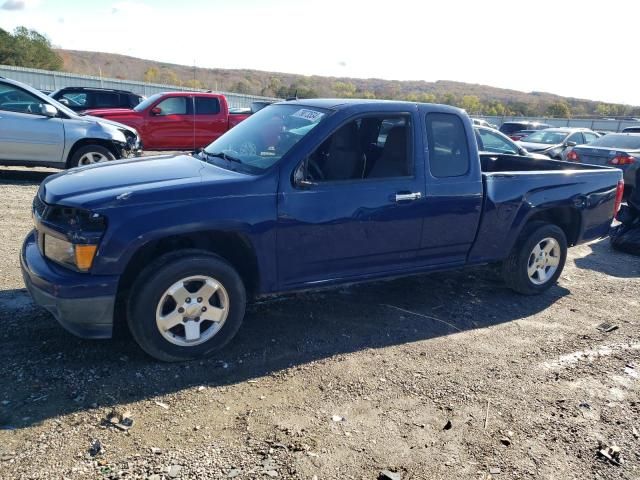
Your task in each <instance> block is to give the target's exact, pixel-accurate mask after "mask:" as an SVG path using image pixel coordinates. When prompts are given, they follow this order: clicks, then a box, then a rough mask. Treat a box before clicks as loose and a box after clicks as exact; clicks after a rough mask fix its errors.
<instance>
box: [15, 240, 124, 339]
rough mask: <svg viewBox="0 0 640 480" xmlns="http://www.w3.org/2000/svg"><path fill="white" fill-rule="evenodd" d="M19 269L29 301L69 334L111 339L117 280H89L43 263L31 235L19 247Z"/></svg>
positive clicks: (88, 276) (92, 278)
mask: <svg viewBox="0 0 640 480" xmlns="http://www.w3.org/2000/svg"><path fill="white" fill-rule="evenodd" d="M20 266H21V269H22V277H23V279H24V283H25V286H26V287H27V289H28V290H29V293H30V294H31V298H33V301H34V302H35V303H36V304H38V305H40V306H41V307H44V308H45V309H47V310H48V311H49V312H51V314H52V315H53V316H54V317H55V318H56V320H57V321H58V322H59V323H60V324H61V325H62V326H63V327H64V328H65V329H66V330H68V331H69V332H71V333H72V334H74V335H76V336H78V337H82V338H111V336H112V334H113V312H114V306H115V299H116V291H117V285H118V278H119V277H117V276H92V275H90V274H80V273H76V272H72V271H70V270H67V269H65V268H62V267H59V266H57V265H55V264H53V263H52V262H50V261H49V260H47V259H45V258H44V257H43V256H42V254H41V253H40V250H39V249H38V246H37V243H36V240H35V233H34V232H31V233H30V234H29V235H28V236H27V238H26V239H25V241H24V244H23V245H22V251H21V254H20Z"/></svg>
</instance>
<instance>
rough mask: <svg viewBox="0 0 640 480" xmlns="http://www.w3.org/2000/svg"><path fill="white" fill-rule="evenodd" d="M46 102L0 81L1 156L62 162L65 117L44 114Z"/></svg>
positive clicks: (33, 160)
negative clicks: (43, 105) (42, 111)
mask: <svg viewBox="0 0 640 480" xmlns="http://www.w3.org/2000/svg"><path fill="white" fill-rule="evenodd" d="M43 103H44V102H43V101H42V100H41V99H39V98H38V97H36V96H34V95H31V94H30V93H29V92H26V91H24V90H22V89H20V88H18V87H16V86H14V85H10V84H8V83H3V82H0V159H1V160H13V161H25V162H29V161H32V162H62V161H63V160H62V152H63V151H64V123H63V122H64V120H63V119H62V118H49V117H47V116H44V115H42V114H41V113H40V112H41V108H42V104H43Z"/></svg>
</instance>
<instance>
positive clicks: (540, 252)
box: [502, 222, 567, 295]
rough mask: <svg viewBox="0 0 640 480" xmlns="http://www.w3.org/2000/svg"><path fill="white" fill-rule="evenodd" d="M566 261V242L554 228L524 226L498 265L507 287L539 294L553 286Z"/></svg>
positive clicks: (529, 293) (536, 224)
mask: <svg viewBox="0 0 640 480" xmlns="http://www.w3.org/2000/svg"><path fill="white" fill-rule="evenodd" d="M566 259H567V239H566V236H565V234H564V232H563V231H562V229H561V228H560V227H558V226H556V225H552V224H549V223H543V222H535V223H531V224H529V225H527V226H526V227H525V230H524V231H523V232H522V234H521V235H520V239H519V241H518V242H517V243H516V245H515V246H514V247H513V250H512V251H511V253H510V254H509V256H508V257H507V259H506V260H505V261H504V262H503V264H502V275H503V277H504V280H505V282H506V283H507V286H509V288H511V289H513V290H515V291H516V292H518V293H522V294H524V295H535V294H538V293H542V292H544V291H545V290H547V289H548V288H549V287H551V286H552V285H554V284H555V283H556V281H557V280H558V278H559V277H560V274H561V273H562V269H563V268H564V264H565V261H566Z"/></svg>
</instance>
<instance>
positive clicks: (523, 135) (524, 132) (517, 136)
mask: <svg viewBox="0 0 640 480" xmlns="http://www.w3.org/2000/svg"><path fill="white" fill-rule="evenodd" d="M537 131H538V130H520V131H519V132H515V133H512V134H511V135H509V138H510V139H511V140H513V141H515V142H517V141H520V140H522V139H523V138H526V137H527V135H531V134H532V133H533V132H537Z"/></svg>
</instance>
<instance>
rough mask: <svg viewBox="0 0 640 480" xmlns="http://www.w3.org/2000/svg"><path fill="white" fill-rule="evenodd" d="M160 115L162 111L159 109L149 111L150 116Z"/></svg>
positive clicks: (154, 108)
mask: <svg viewBox="0 0 640 480" xmlns="http://www.w3.org/2000/svg"><path fill="white" fill-rule="evenodd" d="M161 113H162V109H161V108H160V107H153V108H152V109H151V115H160V114H161Z"/></svg>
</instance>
